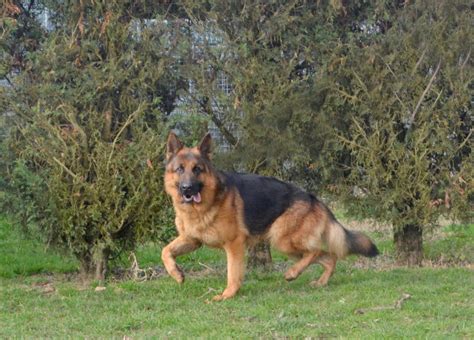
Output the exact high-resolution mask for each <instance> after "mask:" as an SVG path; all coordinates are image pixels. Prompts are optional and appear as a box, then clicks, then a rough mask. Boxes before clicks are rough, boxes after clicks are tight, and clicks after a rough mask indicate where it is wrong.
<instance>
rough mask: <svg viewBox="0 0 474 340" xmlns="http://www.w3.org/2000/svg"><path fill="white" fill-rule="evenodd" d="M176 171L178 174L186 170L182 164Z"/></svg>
mask: <svg viewBox="0 0 474 340" xmlns="http://www.w3.org/2000/svg"><path fill="white" fill-rule="evenodd" d="M175 171H176V173H178V174H182V173H183V172H184V167H183V166H182V165H180V166H179V167H177V168H176V170H175Z"/></svg>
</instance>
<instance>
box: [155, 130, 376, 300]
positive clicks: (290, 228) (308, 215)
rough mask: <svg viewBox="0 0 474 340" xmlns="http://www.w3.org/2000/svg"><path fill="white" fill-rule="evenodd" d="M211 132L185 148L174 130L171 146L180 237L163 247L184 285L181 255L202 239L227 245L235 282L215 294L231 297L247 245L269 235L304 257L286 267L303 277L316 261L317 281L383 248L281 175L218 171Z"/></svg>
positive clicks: (170, 179)
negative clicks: (340, 263) (346, 261)
mask: <svg viewBox="0 0 474 340" xmlns="http://www.w3.org/2000/svg"><path fill="white" fill-rule="evenodd" d="M210 152H211V137H210V135H209V134H208V135H206V136H205V137H204V138H203V140H202V141H201V143H200V145H199V146H197V147H194V148H187V147H185V146H184V145H183V144H182V143H181V141H180V140H179V139H178V138H177V136H176V135H175V134H174V133H170V135H169V137H168V144H167V155H166V158H167V165H166V173H165V188H166V192H167V193H168V194H169V195H170V196H171V198H172V200H173V205H174V209H175V212H176V228H177V230H178V233H179V236H178V237H177V238H176V239H175V240H174V241H172V242H171V243H170V244H168V245H167V246H166V247H165V248H164V249H163V252H162V259H163V263H164V265H165V267H166V270H167V271H168V273H169V274H170V275H171V276H172V277H173V278H174V279H175V280H176V281H177V282H179V283H182V282H183V281H184V275H183V273H182V271H181V270H180V269H179V267H178V266H177V265H176V262H175V259H176V257H177V256H179V255H183V254H185V253H189V252H191V251H193V250H195V249H197V248H199V247H200V246H201V245H202V244H205V245H207V246H210V247H217V248H223V249H224V250H225V252H226V255H227V287H226V289H225V290H224V292H223V293H222V294H220V295H217V296H215V297H214V300H223V299H228V298H231V297H232V296H234V295H235V294H236V293H237V291H238V290H239V288H240V286H241V284H242V280H243V277H244V267H245V266H244V256H245V250H246V246H247V245H249V244H252V243H255V242H260V241H262V240H268V241H270V244H271V245H272V246H274V247H275V248H277V249H278V250H280V251H282V252H283V253H286V254H289V255H291V256H294V257H296V258H297V259H298V261H297V262H296V263H295V264H294V265H293V266H292V267H290V268H289V269H288V270H287V272H286V273H285V279H287V280H294V279H296V278H297V277H298V276H299V275H300V274H301V273H302V272H303V270H304V269H305V268H306V267H308V266H309V265H310V264H312V263H319V264H321V265H322V266H323V267H324V272H323V274H322V275H321V277H320V278H319V280H317V281H314V282H312V284H313V285H317V286H321V285H326V284H327V282H328V280H329V278H330V276H331V275H332V273H333V271H334V268H335V266H336V261H337V260H338V259H341V258H343V257H344V256H346V255H348V254H361V255H364V256H368V257H373V256H376V255H377V254H378V250H377V248H376V246H375V245H374V244H373V243H372V242H371V240H370V239H369V238H368V237H367V236H365V235H363V234H361V233H358V232H354V231H349V230H347V229H345V228H344V227H343V226H342V225H341V224H339V222H337V220H336V219H335V217H334V215H333V214H332V213H331V211H330V210H329V209H328V208H327V207H326V206H325V205H324V204H323V203H322V202H320V201H319V200H318V199H317V198H316V197H315V196H313V195H312V194H309V193H307V192H305V191H303V190H301V189H299V188H297V187H295V186H293V185H291V184H289V183H285V182H281V181H279V180H277V179H275V178H270V177H263V176H258V175H251V174H239V173H225V172H221V171H217V170H216V169H214V167H213V166H212V163H211V160H210Z"/></svg>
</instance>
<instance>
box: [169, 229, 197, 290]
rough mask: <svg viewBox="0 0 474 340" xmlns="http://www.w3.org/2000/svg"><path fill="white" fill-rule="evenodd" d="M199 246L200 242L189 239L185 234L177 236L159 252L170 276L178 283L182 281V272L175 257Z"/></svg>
mask: <svg viewBox="0 0 474 340" xmlns="http://www.w3.org/2000/svg"><path fill="white" fill-rule="evenodd" d="M200 246H201V243H199V242H197V241H195V240H191V239H189V238H187V237H185V236H178V237H177V238H176V239H174V240H173V241H172V242H171V243H170V244H168V245H167V246H166V247H164V248H163V251H162V252H161V259H162V260H163V265H164V266H165V268H166V271H167V272H168V274H170V276H171V277H172V278H173V279H175V280H176V281H177V282H178V283H183V282H184V274H183V272H182V271H181V269H180V268H179V267H178V266H177V265H176V261H175V259H176V257H178V256H180V255H183V254H186V253H190V252H192V251H193V250H196V249H197V248H199V247H200Z"/></svg>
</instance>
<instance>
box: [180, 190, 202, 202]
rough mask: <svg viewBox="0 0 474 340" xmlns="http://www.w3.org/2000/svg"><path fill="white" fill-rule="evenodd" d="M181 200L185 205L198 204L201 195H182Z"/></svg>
mask: <svg viewBox="0 0 474 340" xmlns="http://www.w3.org/2000/svg"><path fill="white" fill-rule="evenodd" d="M183 200H184V202H185V203H192V202H194V203H200V202H201V193H200V192H198V193H197V194H194V195H190V194H185V195H183Z"/></svg>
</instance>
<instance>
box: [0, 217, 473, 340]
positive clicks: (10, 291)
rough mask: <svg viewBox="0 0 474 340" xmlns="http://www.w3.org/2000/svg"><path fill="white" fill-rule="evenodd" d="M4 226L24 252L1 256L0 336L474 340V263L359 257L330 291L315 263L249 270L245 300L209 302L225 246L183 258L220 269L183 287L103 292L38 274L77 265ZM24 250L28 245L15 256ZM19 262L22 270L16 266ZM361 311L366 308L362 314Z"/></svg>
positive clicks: (344, 266) (341, 269)
mask: <svg viewBox="0 0 474 340" xmlns="http://www.w3.org/2000/svg"><path fill="white" fill-rule="evenodd" d="M453 228H454V229H453ZM471 228H472V226H470V227H469V228H467V230H468V231H467V232H466V231H463V232H464V234H463V235H464V236H461V232H460V231H459V230H458V229H457V228H455V227H450V228H448V229H447V230H446V233H447V235H448V237H449V239H454V240H458V239H461V240H462V241H459V240H458V241H455V242H454V243H453V244H455V245H456V246H460V247H461V249H464V248H463V247H464V246H466V244H468V243H469V242H470V241H472V238H471V236H472V233H471V232H472V229H471ZM0 230H1V231H0V235H2V236H1V237H2V238H1V242H2V243H1V250H0V251H1V255H4V254H10V255H11V256H13V254H16V256H18V257H11V258H10V260H9V261H11V262H10V264H9V262H8V261H5V260H4V259H3V258H0V261H1V262H0V263H1V268H2V271H1V272H0V276H1V278H0V338H11V337H27V338H28V337H34V338H38V337H44V338H51V337H56V338H63V337H74V338H77V337H87V338H110V337H115V338H119V337H120V338H122V337H124V336H128V337H132V338H143V337H159V338H163V337H169V338H183V337H184V338H186V337H197V336H200V337H206V338H222V337H226V338H230V337H238V338H242V337H243V338H249V337H251V338H254V337H264V338H270V337H293V338H302V337H308V336H309V337H315V338H319V337H321V338H333V337H342V338H381V337H383V338H413V337H415V338H438V339H444V338H473V337H474V322H473V321H474V320H473V315H474V304H473V300H472V298H473V293H474V289H473V282H474V272H473V271H472V270H471V269H468V268H455V267H453V268H415V269H406V268H397V269H392V270H380V269H355V268H354V266H353V265H352V264H353V263H354V261H355V260H354V259H353V258H351V259H348V260H347V261H342V262H340V264H338V268H337V270H336V274H335V275H334V277H333V278H332V279H331V281H330V284H329V286H328V287H325V288H319V289H315V288H311V287H310V286H309V282H310V281H311V280H312V279H314V278H315V277H317V276H318V275H320V273H321V269H320V268H319V267H316V266H314V267H312V268H310V269H309V270H307V271H306V272H305V273H304V274H303V275H302V276H301V277H300V278H299V279H298V280H296V281H294V282H290V283H288V282H286V281H285V280H284V279H283V275H282V273H281V272H279V271H273V272H270V273H262V272H248V273H247V275H246V279H245V283H244V286H243V287H242V290H241V291H240V292H239V294H238V295H237V297H235V298H234V299H232V300H229V301H224V302H220V303H208V300H209V299H210V298H212V296H213V295H215V294H217V293H219V292H220V291H221V290H222V289H223V288H224V286H225V271H224V270H223V267H224V264H225V261H224V254H223V253H222V252H221V251H217V250H209V249H206V248H204V249H200V250H199V251H197V252H195V253H192V254H190V255H187V256H186V257H183V258H180V260H179V262H180V263H182V264H183V267H184V268H185V269H186V270H187V271H196V270H199V269H205V268H204V266H203V265H205V266H210V267H212V268H215V269H216V271H215V272H214V273H212V272H211V273H210V274H209V273H208V274H206V275H197V274H194V275H188V277H187V280H186V282H185V283H184V285H181V286H179V285H177V284H176V283H175V282H174V281H173V280H172V279H171V278H169V277H168V276H163V277H161V278H159V279H157V280H153V281H147V282H141V283H139V282H134V281H119V282H114V281H110V282H108V283H107V284H106V287H107V289H106V290H105V291H101V292H96V291H94V285H87V286H85V287H83V286H81V285H80V284H78V283H77V282H76V281H74V280H71V278H70V275H63V274H54V275H53V276H51V275H45V274H42V275H34V276H30V275H29V274H30V273H35V272H37V271H36V269H38V268H40V270H39V271H40V272H43V273H44V272H46V273H50V272H54V273H64V272H68V271H70V270H73V269H74V268H75V264H74V261H72V260H71V259H67V258H66V259H65V261H64V263H66V264H64V263H63V259H64V257H63V258H61V257H58V255H55V254H52V253H50V252H49V251H47V252H45V251H44V249H43V248H42V247H40V246H39V245H38V244H37V243H35V242H33V241H32V240H27V241H22V240H21V238H20V236H19V235H18V234H16V233H14V232H13V230H12V229H11V227H10V226H9V225H8V224H7V223H5V222H3V223H1V224H0ZM5 230H7V232H5ZM464 230H466V229H464ZM451 232H452V234H451ZM470 233H471V234H470ZM469 235H471V236H469ZM373 236H374V237H375V238H379V241H381V248H382V249H381V250H382V251H383V252H387V251H390V250H389V248H388V246H387V247H386V246H385V242H386V239H387V237H385V238H384V237H383V235H381V234H377V233H375V234H374V235H373ZM466 238H467V241H466ZM447 243H449V242H448V241H446V240H439V241H436V242H433V243H432V244H430V245H429V247H431V250H430V251H433V252H434V253H433V254H434V255H435V256H437V255H436V254H437V252H442V251H443V249H445V248H446V247H447V246H446V244H447ZM19 247H22V249H23V250H24V251H23V252H19V253H18V252H17V253H15V252H13V249H14V248H19ZM33 249H36V250H35V251H33ZM464 250H465V249H464ZM464 250H462V251H464ZM36 251H37V252H40V251H42V252H43V253H41V254H42V255H41V256H39V255H38V253H36ZM454 252H455V251H454ZM159 253H160V249H159V247H157V246H154V245H147V246H144V247H142V248H140V249H138V250H137V252H136V254H137V257H138V259H139V262H140V266H141V267H147V266H153V265H157V264H160V263H159ZM28 254H33V256H34V258H35V259H36V261H37V262H38V263H41V265H38V264H35V260H34V259H29V255H28ZM34 254H36V255H34ZM276 259H277V263H278V267H284V266H285V265H287V264H289V263H290V262H286V261H285V257H284V256H280V255H278V256H277V257H276ZM13 260H14V261H13ZM10 266H12V267H13V268H17V269H16V270H13V269H12V270H7V269H6V268H9V267H10ZM18 268H21V270H20V269H18ZM471 268H472V267H471ZM12 273H13V274H12ZM404 293H407V294H410V296H411V298H410V299H408V300H406V301H405V302H404V303H403V305H402V307H401V309H393V308H391V309H380V308H378V307H384V306H393V305H394V304H395V302H396V301H397V300H399V299H400V297H401V296H402V294H404ZM361 308H362V309H365V311H366V312H365V313H364V314H357V313H355V312H356V310H358V309H361Z"/></svg>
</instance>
